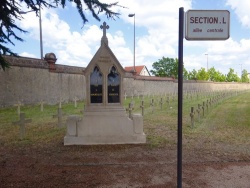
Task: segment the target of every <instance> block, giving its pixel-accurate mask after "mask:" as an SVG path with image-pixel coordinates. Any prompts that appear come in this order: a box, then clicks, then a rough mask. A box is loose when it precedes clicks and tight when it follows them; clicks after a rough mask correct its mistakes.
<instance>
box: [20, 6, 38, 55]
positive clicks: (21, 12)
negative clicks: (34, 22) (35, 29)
mask: <svg viewBox="0 0 250 188" xmlns="http://www.w3.org/2000/svg"><path fill="white" fill-rule="evenodd" d="M34 11H35V10H31V11H27V12H23V11H20V14H27V13H29V12H34ZM39 29H40V55H41V59H43V35H42V18H41V6H40V5H39Z"/></svg>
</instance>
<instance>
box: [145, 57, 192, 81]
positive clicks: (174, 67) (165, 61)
mask: <svg viewBox="0 0 250 188" xmlns="http://www.w3.org/2000/svg"><path fill="white" fill-rule="evenodd" d="M152 67H153V70H150V72H151V73H152V74H153V75H155V76H159V77H174V78H178V59H177V58H169V57H167V58H166V57H162V59H159V60H158V61H156V62H154V63H153V65H152ZM186 72H187V71H186V69H185V68H184V67H183V73H186ZM185 76H186V77H187V74H186V75H185V74H184V77H185Z"/></svg>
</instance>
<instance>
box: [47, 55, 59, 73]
mask: <svg viewBox="0 0 250 188" xmlns="http://www.w3.org/2000/svg"><path fill="white" fill-rule="evenodd" d="M44 59H45V60H46V61H47V63H48V64H49V71H50V72H55V70H56V60H57V58H56V55H55V54H54V53H47V54H46V55H45V58H44Z"/></svg>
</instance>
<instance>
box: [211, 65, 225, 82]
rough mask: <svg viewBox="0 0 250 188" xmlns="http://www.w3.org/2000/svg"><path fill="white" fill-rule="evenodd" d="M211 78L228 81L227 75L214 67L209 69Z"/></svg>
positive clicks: (216, 80) (215, 80) (212, 79)
mask: <svg viewBox="0 0 250 188" xmlns="http://www.w3.org/2000/svg"><path fill="white" fill-rule="evenodd" d="M208 74H209V80H210V81H214V82H224V81H226V76H225V75H224V74H222V73H221V72H219V71H216V70H215V68H214V67H212V68H210V69H209V70H208Z"/></svg>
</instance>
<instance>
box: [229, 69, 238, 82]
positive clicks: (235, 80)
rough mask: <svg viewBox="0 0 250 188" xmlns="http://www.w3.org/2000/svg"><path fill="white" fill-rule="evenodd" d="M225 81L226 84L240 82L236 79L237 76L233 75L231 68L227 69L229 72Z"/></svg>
mask: <svg viewBox="0 0 250 188" xmlns="http://www.w3.org/2000/svg"><path fill="white" fill-rule="evenodd" d="M226 81H227V82H239V81H240V78H239V77H238V75H237V74H236V73H234V69H232V68H230V69H229V72H228V73H227V77H226Z"/></svg>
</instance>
